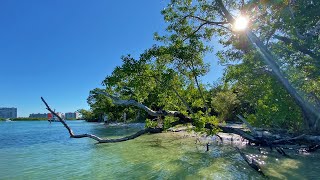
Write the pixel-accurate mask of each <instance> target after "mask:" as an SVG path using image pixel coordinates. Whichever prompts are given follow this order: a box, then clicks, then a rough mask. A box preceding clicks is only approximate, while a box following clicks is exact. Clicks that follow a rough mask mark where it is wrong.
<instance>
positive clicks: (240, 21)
mask: <svg viewBox="0 0 320 180" xmlns="http://www.w3.org/2000/svg"><path fill="white" fill-rule="evenodd" d="M248 24H249V19H248V18H247V17H245V16H241V15H240V16H238V17H237V18H236V19H235V22H234V24H233V29H234V30H235V31H243V30H245V29H246V28H247V27H248Z"/></svg>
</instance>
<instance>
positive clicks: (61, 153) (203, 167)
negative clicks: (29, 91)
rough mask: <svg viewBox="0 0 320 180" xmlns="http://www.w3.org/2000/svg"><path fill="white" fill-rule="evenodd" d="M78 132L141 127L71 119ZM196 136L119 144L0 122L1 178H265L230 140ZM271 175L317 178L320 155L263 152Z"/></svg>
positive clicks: (55, 128)
mask: <svg viewBox="0 0 320 180" xmlns="http://www.w3.org/2000/svg"><path fill="white" fill-rule="evenodd" d="M68 123H69V124H70V126H71V127H72V128H73V130H74V131H75V132H76V133H94V134H97V135H99V136H102V137H117V136H124V135H128V134H131V133H134V132H135V131H137V130H138V129H139V128H141V126H140V127H139V126H133V127H130V128H129V127H118V126H113V127H108V128H106V127H105V126H104V125H101V124H98V123H87V122H84V121H69V122H68ZM195 140H196V139H195V137H190V136H188V137H186V136H185V134H184V133H161V134H154V135H144V136H141V137H139V138H137V139H135V140H131V141H127V142H122V143H115V144H95V141H93V140H91V139H86V138H83V139H71V138H69V136H68V134H67V131H66V130H65V129H64V128H63V127H62V125H61V124H60V123H52V124H49V123H48V122H46V121H41V122H37V121H33V122H0V179H89V178H90V179H264V178H263V177H262V176H261V175H260V174H258V173H257V172H255V171H254V170H252V169H251V168H250V167H249V166H248V165H247V164H246V162H244V161H243V159H242V158H241V156H240V155H239V154H238V153H237V152H236V151H235V150H234V148H233V147H232V145H225V144H224V145H221V144H219V143H213V144H212V145H211V146H210V151H209V152H206V148H205V146H204V143H205V141H203V144H199V143H197V144H195V142H196V141H195ZM243 151H244V152H245V153H246V154H248V155H251V156H257V159H260V163H261V164H262V168H263V171H264V173H265V174H266V175H267V176H268V177H269V178H270V179H317V178H318V177H320V161H319V160H320V154H318V153H314V154H309V155H303V154H296V153H293V154H290V155H291V157H292V158H284V157H282V156H281V155H279V154H277V153H276V152H269V150H266V151H265V153H266V154H261V153H259V151H257V150H256V149H252V148H243Z"/></svg>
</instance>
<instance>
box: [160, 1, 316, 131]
mask: <svg viewBox="0 0 320 180" xmlns="http://www.w3.org/2000/svg"><path fill="white" fill-rule="evenodd" d="M264 2H266V3H260V2H259V1H236V0H234V1H228V7H226V6H225V4H224V3H223V2H222V0H216V1H203V0H198V1H191V0H172V1H171V3H170V4H169V5H168V7H167V8H166V9H165V10H164V11H163V14H164V16H165V19H166V20H167V21H168V22H169V24H170V25H169V26H168V31H170V32H172V33H173V34H174V36H175V37H176V38H177V39H183V40H185V39H188V37H190V36H195V35H196V36H197V37H199V38H202V39H203V40H204V41H205V40H210V39H211V38H212V37H213V34H215V35H217V36H218V37H220V42H221V43H222V44H223V45H225V46H226V48H225V49H226V50H223V51H221V52H220V56H221V57H222V56H224V57H223V60H222V62H230V61H236V62H237V63H241V60H242V59H243V58H244V57H246V56H248V54H249V55H250V53H249V52H255V53H256V54H257V55H258V57H257V56H253V57H256V59H255V60H258V61H261V62H262V63H261V66H260V67H259V68H263V66H265V65H267V67H268V68H270V69H271V70H272V71H270V74H271V75H272V76H273V78H275V79H276V80H277V81H278V82H279V85H281V86H282V87H283V88H284V89H285V90H286V92H287V93H288V94H289V95H290V96H291V98H292V99H293V100H294V102H295V103H296V104H297V105H298V106H299V108H300V109H301V112H302V114H303V117H304V118H303V119H304V122H305V127H306V128H307V129H308V130H310V131H315V132H317V131H318V130H319V128H320V126H319V125H318V123H319V113H318V112H317V109H319V108H318V107H316V106H315V105H312V104H310V103H308V101H307V100H306V99H307V98H306V97H305V98H303V96H302V95H301V94H299V93H298V90H297V88H295V87H294V86H293V85H292V83H290V81H289V79H290V80H291V78H290V75H292V74H290V73H287V72H288V69H292V68H293V67H294V66H290V64H288V63H286V60H287V57H285V56H280V57H277V58H275V57H276V56H274V54H272V53H271V52H270V50H269V49H274V48H276V47H277V46H279V45H281V43H283V42H284V41H283V40H281V41H282V42H281V41H279V39H280V38H279V35H282V36H283V35H286V36H292V37H295V39H298V38H299V36H300V35H299V33H297V31H294V30H293V29H294V27H298V28H299V29H305V30H307V32H308V31H310V32H312V33H306V36H308V38H310V39H309V41H307V42H308V44H309V45H310V46H309V47H305V49H301V47H302V46H301V45H299V44H292V42H293V41H291V42H290V41H287V45H289V46H292V47H294V48H295V49H296V50H299V53H301V54H302V56H300V57H305V58H307V60H308V59H309V60H308V66H307V67H309V68H310V66H311V67H312V68H316V69H317V67H319V66H318V63H319V62H318V61H316V58H317V57H318V53H317V52H318V48H319V39H318V38H317V35H318V34H319V28H318V26H319V24H320V23H318V22H317V21H316V20H314V19H319V15H317V13H314V10H315V9H319V3H314V2H313V1H294V2H290V3H287V4H286V3H284V2H280V1H279V2H278V1H264ZM291 6H294V8H292V7H291ZM227 8H228V9H229V10H228V9H227ZM290 8H291V10H292V9H294V11H295V12H297V13H295V15H292V11H290ZM305 10H312V11H311V13H301V12H304V11H305ZM230 12H235V13H237V12H238V13H241V14H243V15H247V16H249V17H252V20H251V21H252V23H251V24H252V25H251V27H250V30H246V31H244V32H234V31H233V27H232V25H233V23H234V22H235V19H234V17H233V16H232V15H231V13H230ZM293 17H294V18H293ZM312 26H315V27H314V28H312ZM255 33H256V34H259V35H260V39H259V38H258V37H257V36H256V35H255ZM299 48H300V49H299ZM283 49H285V48H283ZM283 51H284V50H283ZM277 55H281V54H280V53H279V54H277ZM310 58H312V59H313V60H311V59H310ZM302 67H306V66H302ZM305 70H307V73H306V74H312V75H314V76H317V75H316V73H311V72H312V71H310V70H308V69H305ZM314 72H316V71H314ZM318 78H319V76H317V77H316V78H314V79H315V81H313V82H315V83H316V84H318V82H319V81H317V80H318ZM316 92H317V91H316ZM313 95H314V98H313V99H317V98H318V97H319V94H317V93H313ZM313 102H315V100H313Z"/></svg>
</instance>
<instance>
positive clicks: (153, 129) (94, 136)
mask: <svg viewBox="0 0 320 180" xmlns="http://www.w3.org/2000/svg"><path fill="white" fill-rule="evenodd" d="M41 100H42V102H43V103H44V104H45V105H46V107H47V108H46V109H47V110H48V111H50V112H51V113H52V114H53V115H55V116H57V117H58V119H59V121H60V122H61V123H62V124H63V125H64V127H65V128H66V129H67V130H68V132H69V134H70V137H71V138H84V137H87V138H91V139H94V140H96V141H98V143H116V142H122V141H128V140H131V139H135V138H137V137H139V136H141V135H143V134H146V133H160V132H162V131H163V129H162V128H146V129H143V130H141V131H138V132H136V133H135V134H132V135H130V136H126V137H122V138H118V139H103V138H100V137H98V136H96V135H94V134H74V133H73V131H72V129H71V128H70V127H69V126H68V124H67V123H66V122H65V121H64V120H63V119H62V118H61V117H60V116H59V115H58V114H57V113H55V112H54V111H53V110H52V109H51V108H50V106H49V105H48V103H47V102H46V101H45V100H44V98H43V97H41Z"/></svg>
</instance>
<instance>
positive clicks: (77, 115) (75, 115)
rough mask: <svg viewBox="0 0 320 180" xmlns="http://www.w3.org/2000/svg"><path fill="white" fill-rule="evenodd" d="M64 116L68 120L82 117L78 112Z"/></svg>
mask: <svg viewBox="0 0 320 180" xmlns="http://www.w3.org/2000/svg"><path fill="white" fill-rule="evenodd" d="M64 116H65V118H66V119H78V118H79V117H80V115H79V113H78V112H67V113H65V114H64Z"/></svg>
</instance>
